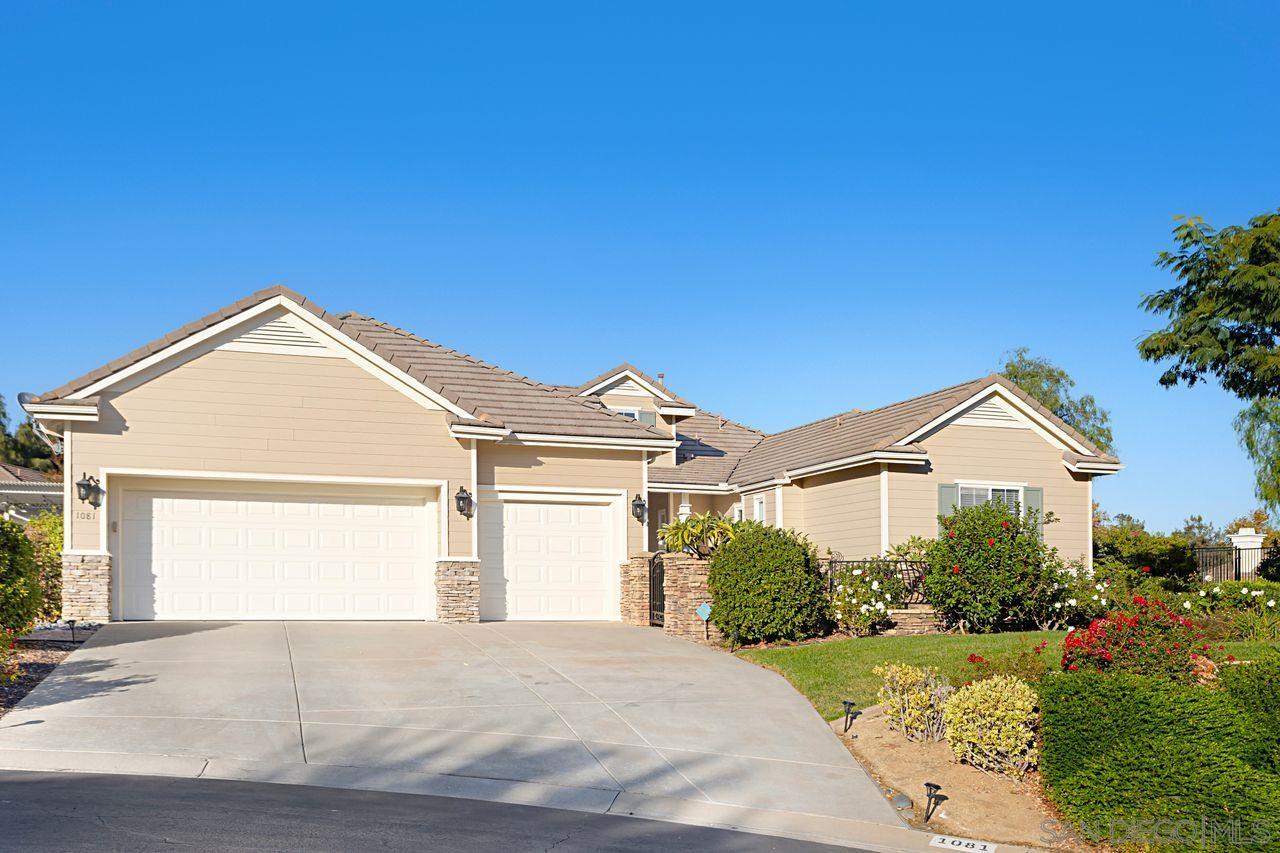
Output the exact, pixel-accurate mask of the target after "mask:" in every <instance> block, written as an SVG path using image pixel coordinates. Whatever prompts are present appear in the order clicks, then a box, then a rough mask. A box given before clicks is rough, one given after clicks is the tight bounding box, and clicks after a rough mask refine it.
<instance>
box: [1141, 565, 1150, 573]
mask: <svg viewBox="0 0 1280 853" xmlns="http://www.w3.org/2000/svg"><path fill="white" fill-rule="evenodd" d="M1142 571H1143V572H1145V573H1146V574H1151V567H1150V566H1143V567H1142Z"/></svg>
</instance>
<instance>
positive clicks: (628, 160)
mask: <svg viewBox="0 0 1280 853" xmlns="http://www.w3.org/2000/svg"><path fill="white" fill-rule="evenodd" d="M1278 30H1280V12H1277V10H1276V8H1275V7H1274V4H1270V3H1255V4H1250V3H1233V4H1230V6H1217V5H1214V4H1203V3H1189V2H1165V3H1160V4H1115V3H1107V4H1071V5H1070V6H1069V7H1050V6H1048V5H1046V4H1025V3H1022V4H1009V5H1006V6H997V5H994V4H982V5H980V6H978V7H974V6H965V7H961V6H958V5H956V4H951V3H948V4H933V5H930V4H921V3H917V4H911V5H910V6H909V7H907V6H902V7H898V8H895V7H894V4H881V7H880V8H875V9H873V8H869V4H857V3H849V2H841V3H808V4H788V3H773V4H757V3H744V2H733V3H698V4H689V3H670V4H667V3H646V4H626V5H624V4H602V3H585V2H584V3H562V2H547V3H538V4H516V3H510V4H487V3H465V4H464V3H456V4H451V6H444V5H442V4H436V5H434V6H427V5H426V4H416V3H415V4H403V5H396V4H391V3H381V4H326V3H319V2H308V3H305V4H303V3H298V4H286V3H246V4H235V3H218V4H208V3H203V4H201V3H188V2H181V3H179V2H166V3H158V2H156V3H128V4H119V3H117V4H105V3H84V2H62V3H48V2H11V3H6V4H5V5H4V7H3V9H0V75H2V77H0V79H4V80H5V81H6V83H5V86H4V87H3V88H0V286H2V287H3V293H4V294H5V318H6V321H7V322H6V323H5V333H4V338H3V353H4V358H3V359H0V393H3V394H4V395H5V397H6V398H7V399H8V401H9V406H10V409H11V411H12V410H13V409H15V408H16V403H15V401H14V397H15V395H16V393H17V392H18V391H20V390H36V391H41V390H46V389H47V388H50V387H53V386H55V385H57V384H59V383H60V382H62V381H64V380H66V379H68V378H70V377H71V376H73V375H77V374H79V373H81V372H83V371H85V370H88V369H90V368H93V367H96V366H98V365H99V364H101V363H103V362H105V361H108V360H110V359H112V358H115V357H116V356H118V355H121V354H123V353H124V352H126V351H128V350H130V349H132V348H133V347H135V346H137V345H138V344H139V343H141V342H143V341H146V340H150V339H151V338H153V337H156V336H159V335H160V334H163V333H165V332H167V331H169V330H170V329H172V328H175V327H177V326H180V325H182V324H184V323H186V322H188V321H190V320H191V319H193V318H195V317H196V316H198V315H201V314H203V313H206V312H207V311H209V310H212V309H214V308H217V307H219V306H221V305H223V304H225V303H228V302H230V301H232V300H234V299H236V298H239V297H240V296H243V295H245V294H247V293H249V292H251V291H254V290H257V289H259V288H261V287H264V286H267V285H270V284H273V283H277V282H282V283H285V284H287V285H289V286H290V287H293V288H294V289H296V290H299V291H301V292H303V293H305V294H307V295H308V296H309V297H311V298H312V299H314V300H316V301H317V302H319V303H321V304H323V305H325V306H326V307H330V308H332V309H334V310H345V309H356V310H360V311H363V312H365V313H370V314H373V315H375V316H379V317H382V318H384V319H387V320H390V321H392V322H395V323H397V324H399V325H402V326H405V327H407V328H410V329H412V330H414V331H416V332H418V333H420V334H422V335H425V336H427V337H429V338H432V339H434V340H437V341H440V342H442V343H445V344H448V345H451V346H454V347H457V348H459V349H462V350H464V351H468V352H472V353H474V354H476V355H478V356H480V357H483V358H485V359H487V360H490V361H494V362H497V363H498V364H501V365H503V366H504V367H507V368H510V369H512V370H516V371H520V372H523V373H527V374H529V375H532V376H534V377H537V378H539V379H543V380H545V381H552V382H568V381H575V380H579V381H580V380H582V379H585V378H587V377H589V376H591V375H594V374H595V373H597V372H598V371H600V370H603V369H605V368H606V367H609V366H612V365H613V364H615V363H617V362H619V361H622V360H624V359H625V360H632V361H634V362H636V363H637V364H639V365H641V366H642V367H644V368H645V369H647V370H649V371H650V372H655V373H656V372H658V371H665V372H666V373H667V375H668V380H669V382H670V384H671V385H672V387H674V388H675V389H676V390H678V391H679V392H680V393H681V394H683V395H684V396H686V397H689V398H691V399H693V400H695V401H697V402H698V403H700V404H701V405H703V406H704V407H706V408H708V409H711V410H714V411H719V412H721V413H723V414H726V415H728V416H730V417H732V418H734V419H737V420H740V421H743V422H745V423H748V424H751V425H754V426H757V427H760V428H762V429H766V430H777V429H782V428H785V427H787V426H791V425H794V424H797V423H800V422H803V421H806V420H811V419H814V418H817V417H821V416H823V415H826V414H830V413H832V412H834V411H837V410H841V409H846V408H851V407H854V406H857V407H862V408H869V407H873V406H877V405H882V404H885V403H889V402H892V401H895V400H899V399H902V398H905V397H909V396H913V395H915V394H918V393H922V392H925V391H928V390H931V389H934V388H936V387H940V386H943V385H947V384H951V383H954V382H958V381H963V380H965V379H968V378H972V377H974V376H977V375H982V374H985V373H987V372H990V371H991V370H993V369H994V368H996V367H997V365H998V364H999V359H1000V355H1001V353H1002V352H1004V351H1006V350H1008V349H1010V348H1012V347H1015V346H1019V345H1026V346H1030V347H1031V348H1032V350H1033V351H1034V352H1035V353H1037V354H1040V355H1044V356H1047V357H1049V358H1051V359H1052V360H1054V361H1055V362H1057V363H1059V364H1060V365H1062V366H1063V367H1066V368H1067V369H1068V370H1069V371H1070V372H1071V373H1072V375H1073V376H1075V377H1076V379H1077V380H1078V382H1079V385H1080V388H1081V389H1082V390H1084V391H1088V392H1091V393H1093V394H1095V395H1096V396H1097V397H1098V399H1099V400H1100V402H1101V403H1102V404H1103V405H1104V406H1105V407H1107V408H1109V409H1110V410H1111V413H1112V417H1113V420H1114V426H1115V433H1116V437H1117V442H1118V445H1119V449H1120V453H1121V455H1122V457H1123V458H1124V461H1125V462H1126V463H1127V465H1128V468H1127V470H1126V471H1124V472H1123V473H1122V474H1120V475H1119V476H1116V477H1109V478H1105V479H1104V480H1102V481H1101V482H1100V483H1099V484H1098V486H1097V488H1096V491H1095V494H1096V497H1098V498H1099V499H1100V500H1101V501H1102V503H1103V505H1104V507H1105V508H1106V509H1108V510H1111V511H1113V512H1115V511H1127V512H1130V513H1133V514H1135V515H1137V516H1139V517H1141V518H1145V519H1146V520H1147V521H1148V522H1149V523H1150V524H1151V525H1153V526H1155V527H1161V528H1168V527H1172V526H1177V525H1178V524H1179V523H1180V522H1181V520H1182V518H1183V517H1185V516H1186V515H1187V514H1189V513H1203V514H1205V515H1206V516H1208V517H1210V518H1211V519H1214V520H1216V521H1218V522H1226V521H1228V520H1230V519H1231V518H1233V517H1235V516H1237V515H1239V514H1241V513H1243V512H1244V511H1246V510H1247V509H1249V508H1250V507H1251V506H1252V505H1253V503H1254V501H1253V498H1252V483H1251V469H1250V467H1249V465H1248V463H1247V461H1246V460H1245V459H1244V457H1243V455H1242V453H1241V452H1240V451H1239V449H1238V448H1237V445H1236V441H1235V436H1234V433H1233V431H1232V429H1231V419H1232V417H1233V416H1234V414H1235V412H1236V411H1237V410H1238V409H1239V404H1238V403H1237V402H1236V401H1235V400H1234V399H1233V398H1231V397H1230V396H1228V395H1226V394H1225V393H1223V392H1221V391H1219V390H1217V389H1216V388H1204V387H1197V388H1196V389H1193V390H1186V389H1177V390H1172V391H1166V390H1163V389H1161V388H1160V387H1159V386H1158V385H1157V383H1156V376H1157V375H1158V373H1159V370H1158V369H1157V368H1156V367H1155V366H1153V365H1148V364H1145V363H1143V362H1141V361H1139V360H1138V358H1137V357H1136V355H1135V354H1134V342H1135V341H1136V340H1137V339H1138V338H1140V337H1141V336H1142V335H1143V334H1144V333H1145V332H1146V331H1149V330H1151V329H1153V328H1155V327H1156V325H1157V324H1156V321H1155V319H1154V318H1152V317H1149V316H1146V315H1144V314H1143V313H1142V312H1141V311H1140V310H1139V309H1138V307H1137V302H1138V299H1139V298H1140V296H1141V294H1143V293H1145V292H1149V291H1152V290H1155V289H1157V288H1160V287H1163V286H1166V285H1167V284H1168V283H1169V281H1170V280H1169V278H1168V277H1167V275H1166V274H1165V273H1162V272H1160V271H1159V270H1156V269H1154V268H1153V267H1152V265H1151V261H1152V259H1153V257H1154V256H1155V253H1156V252H1157V251H1158V250H1160V249H1162V248H1165V247H1167V246H1168V244H1169V230H1170V228H1171V226H1172V217H1173V216H1174V215H1175V214H1178V213H1198V214H1201V215H1203V216H1205V217H1206V218H1208V219H1209V220H1210V221H1212V222H1215V223H1219V224H1226V223H1231V222H1242V221H1244V220H1245V219H1247V218H1248V217H1249V216H1252V215H1255V214H1257V213H1261V212H1263V211H1266V210H1270V209H1275V208H1277V207H1280V191H1278V190H1280V158H1276V157H1275V150H1276V140H1277V139H1278V138H1280V112H1277V111H1276V110H1275V109H1273V106H1274V100H1275V91H1274V85H1273V81H1274V79H1275V42H1274V36H1275V33H1276V32H1277V31H1278Z"/></svg>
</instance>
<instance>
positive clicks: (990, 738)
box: [942, 675, 1039, 779]
mask: <svg viewBox="0 0 1280 853" xmlns="http://www.w3.org/2000/svg"><path fill="white" fill-rule="evenodd" d="M1036 701H1037V700H1036V692H1035V691H1034V690H1032V689H1031V687H1030V686H1028V685H1027V683H1026V682H1025V681H1022V680H1021V679H1018V678H1014V677H1013V676H1011V675H994V676H992V677H991V678H985V679H983V680H982V681H975V682H973V683H972V684H968V685H966V686H964V687H961V688H960V689H959V690H957V691H956V692H955V693H953V694H952V695H951V698H950V699H948V700H947V705H946V708H945V710H944V711H943V714H942V718H943V723H944V724H945V726H946V730H947V743H948V744H949V745H950V746H951V752H952V753H953V754H954V755H955V757H956V758H958V759H959V760H961V761H963V762H965V763H966V764H971V765H973V766H974V767H977V768H979V769H982V770H990V771H993V772H995V773H1005V774H1008V775H1010V776H1013V777H1015V778H1018V779H1021V778H1022V777H1023V776H1024V775H1026V772H1027V771H1028V770H1030V769H1031V768H1032V767H1034V766H1035V763H1036V759H1037V757H1038V755H1039V750H1038V749H1037V747H1036V723H1037V722H1038V721H1039V714H1038V713H1037V711H1036Z"/></svg>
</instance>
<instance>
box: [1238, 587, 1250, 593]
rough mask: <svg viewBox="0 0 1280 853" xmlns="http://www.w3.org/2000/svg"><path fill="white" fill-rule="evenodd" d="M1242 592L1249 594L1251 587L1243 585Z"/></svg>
mask: <svg viewBox="0 0 1280 853" xmlns="http://www.w3.org/2000/svg"><path fill="white" fill-rule="evenodd" d="M1240 594H1241V595H1248V594H1249V587H1247V586H1242V587H1240Z"/></svg>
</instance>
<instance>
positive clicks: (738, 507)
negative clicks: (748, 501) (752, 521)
mask: <svg viewBox="0 0 1280 853" xmlns="http://www.w3.org/2000/svg"><path fill="white" fill-rule="evenodd" d="M746 516H747V513H746V511H745V510H744V509H743V508H742V504H734V505H733V520H734V521H742V519H744V518H746Z"/></svg>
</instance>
